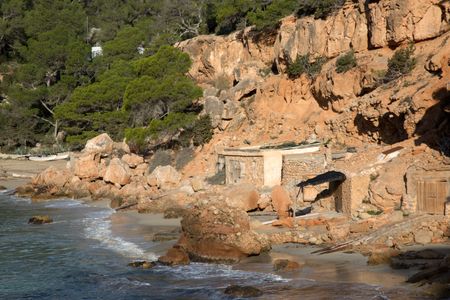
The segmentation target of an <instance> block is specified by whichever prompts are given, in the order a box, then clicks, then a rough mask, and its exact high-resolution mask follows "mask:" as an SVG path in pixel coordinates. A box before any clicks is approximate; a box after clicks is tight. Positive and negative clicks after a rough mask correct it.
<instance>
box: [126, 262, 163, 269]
mask: <svg viewBox="0 0 450 300" xmlns="http://www.w3.org/2000/svg"><path fill="white" fill-rule="evenodd" d="M128 266H129V267H133V268H142V269H151V268H153V267H154V266H156V263H155V262H153V261H146V260H138V261H133V262H130V263H129V264H128Z"/></svg>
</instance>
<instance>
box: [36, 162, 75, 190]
mask: <svg viewBox="0 0 450 300" xmlns="http://www.w3.org/2000/svg"><path fill="white" fill-rule="evenodd" d="M70 176H71V174H70V172H69V170H66V169H63V170H59V169H57V168H56V167H54V166H50V167H48V168H47V169H45V170H44V171H43V172H41V173H39V174H38V175H36V176H35V177H34V178H33V179H32V181H31V183H32V184H33V185H46V186H56V187H59V188H62V187H63V186H64V185H65V184H66V183H67V182H68V181H69V179H70Z"/></svg>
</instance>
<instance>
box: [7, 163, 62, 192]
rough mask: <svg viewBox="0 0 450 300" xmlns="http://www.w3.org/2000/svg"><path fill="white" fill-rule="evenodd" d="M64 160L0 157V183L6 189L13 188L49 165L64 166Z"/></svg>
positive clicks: (27, 180)
mask: <svg viewBox="0 0 450 300" xmlns="http://www.w3.org/2000/svg"><path fill="white" fill-rule="evenodd" d="M66 164H67V161H66V160H57V161H31V160H14V159H0V185H1V186H4V187H6V188H7V189H14V188H16V187H18V186H20V185H22V184H25V183H27V182H29V181H30V180H31V178H32V177H33V176H34V175H37V174H39V173H40V172H42V171H44V170H45V169H47V168H48V167H50V166H55V167H57V168H64V167H65V166H66Z"/></svg>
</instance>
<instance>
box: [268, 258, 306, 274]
mask: <svg viewBox="0 0 450 300" xmlns="http://www.w3.org/2000/svg"><path fill="white" fill-rule="evenodd" d="M298 269H300V264H299V263H298V262H296V261H292V260H289V259H277V260H275V261H274V262H273V270H274V271H277V272H278V271H294V270H298Z"/></svg>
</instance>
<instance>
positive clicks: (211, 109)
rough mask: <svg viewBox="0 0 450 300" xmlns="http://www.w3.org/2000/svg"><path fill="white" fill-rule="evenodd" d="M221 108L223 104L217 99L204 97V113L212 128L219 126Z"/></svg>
mask: <svg viewBox="0 0 450 300" xmlns="http://www.w3.org/2000/svg"><path fill="white" fill-rule="evenodd" d="M223 107H224V105H223V102H222V101H220V100H219V98H217V97H214V96H209V97H206V99H205V105H204V108H205V113H206V114H207V115H209V117H210V118H211V125H212V126H213V127H214V128H216V127H217V126H218V125H219V123H220V121H221V119H222V114H223Z"/></svg>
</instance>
